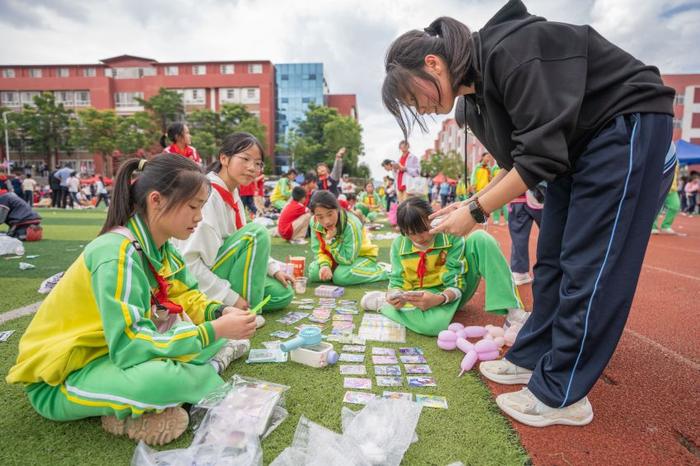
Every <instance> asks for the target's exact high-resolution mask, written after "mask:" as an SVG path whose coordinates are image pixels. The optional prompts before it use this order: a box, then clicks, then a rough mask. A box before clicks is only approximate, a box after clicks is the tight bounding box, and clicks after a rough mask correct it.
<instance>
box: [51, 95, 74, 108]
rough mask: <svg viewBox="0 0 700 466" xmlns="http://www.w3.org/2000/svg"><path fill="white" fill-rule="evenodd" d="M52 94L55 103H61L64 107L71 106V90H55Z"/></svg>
mask: <svg viewBox="0 0 700 466" xmlns="http://www.w3.org/2000/svg"><path fill="white" fill-rule="evenodd" d="M53 95H54V98H55V99H56V103H58V104H63V105H65V106H66V107H72V106H73V91H56V92H54V93H53Z"/></svg>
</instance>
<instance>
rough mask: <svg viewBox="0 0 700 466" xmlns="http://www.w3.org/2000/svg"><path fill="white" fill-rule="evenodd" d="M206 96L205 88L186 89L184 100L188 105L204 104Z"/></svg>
mask: <svg viewBox="0 0 700 466" xmlns="http://www.w3.org/2000/svg"><path fill="white" fill-rule="evenodd" d="M205 96H206V94H205V92H204V89H185V92H184V94H183V100H184V102H185V104H186V105H193V104H203V103H204V99H205Z"/></svg>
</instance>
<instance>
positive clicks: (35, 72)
mask: <svg viewBox="0 0 700 466" xmlns="http://www.w3.org/2000/svg"><path fill="white" fill-rule="evenodd" d="M29 77H30V78H41V68H31V69H30V70H29Z"/></svg>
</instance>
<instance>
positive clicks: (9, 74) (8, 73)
mask: <svg viewBox="0 0 700 466" xmlns="http://www.w3.org/2000/svg"><path fill="white" fill-rule="evenodd" d="M2 77H3V78H14V77H15V70H13V69H12V68H5V69H4V70H2Z"/></svg>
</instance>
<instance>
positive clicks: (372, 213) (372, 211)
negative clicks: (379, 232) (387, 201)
mask: <svg viewBox="0 0 700 466" xmlns="http://www.w3.org/2000/svg"><path fill="white" fill-rule="evenodd" d="M381 202H382V200H381V198H380V197H379V195H378V194H377V193H374V192H373V193H372V194H369V193H368V192H367V191H362V192H361V193H360V197H359V198H358V199H357V205H356V206H355V207H356V208H357V210H359V211H360V212H362V215H364V216H365V218H366V219H367V220H369V221H370V222H374V221H375V220H376V219H377V215H378V214H379V209H380V207H381V205H382V203H381Z"/></svg>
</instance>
